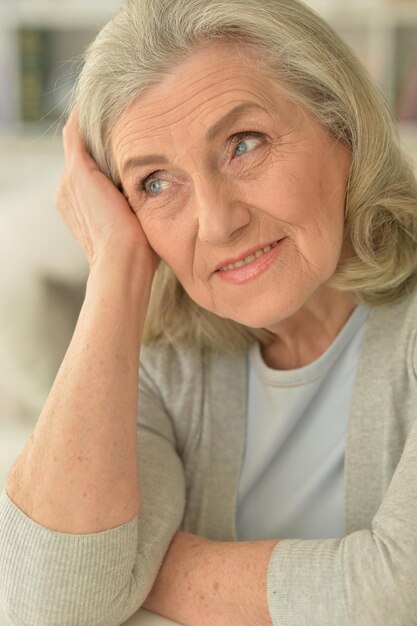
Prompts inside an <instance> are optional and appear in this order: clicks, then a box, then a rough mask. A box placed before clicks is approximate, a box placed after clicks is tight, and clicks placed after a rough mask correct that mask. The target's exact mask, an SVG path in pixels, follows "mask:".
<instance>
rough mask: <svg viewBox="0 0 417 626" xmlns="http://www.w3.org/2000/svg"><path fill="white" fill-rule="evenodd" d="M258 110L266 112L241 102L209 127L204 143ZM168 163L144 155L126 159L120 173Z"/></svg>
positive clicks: (251, 104) (158, 156)
mask: <svg viewBox="0 0 417 626" xmlns="http://www.w3.org/2000/svg"><path fill="white" fill-rule="evenodd" d="M253 109H259V110H261V111H264V112H267V111H266V109H264V108H263V107H261V106H260V105H259V104H255V103H254V102H242V103H241V104H238V106H236V107H234V108H233V109H231V110H230V111H228V113H226V115H224V116H223V117H222V118H221V119H220V120H218V121H217V122H216V123H215V124H213V126H211V127H210V128H209V129H208V130H207V132H206V134H205V137H204V138H205V139H206V141H212V140H213V139H214V138H215V137H216V136H217V135H218V134H219V133H220V132H221V131H222V130H223V128H224V127H225V126H227V125H229V124H231V123H232V122H234V121H235V120H237V119H239V118H240V117H242V116H243V114H244V113H246V112H247V111H250V110H253ZM167 163H169V161H168V159H167V157H166V156H165V155H163V154H146V155H143V156H135V157H131V158H129V159H127V161H125V163H124V164H123V166H122V168H121V171H122V176H123V175H125V174H126V172H127V171H128V170H130V169H132V168H135V167H141V166H143V165H151V164H159V165H164V164H167Z"/></svg>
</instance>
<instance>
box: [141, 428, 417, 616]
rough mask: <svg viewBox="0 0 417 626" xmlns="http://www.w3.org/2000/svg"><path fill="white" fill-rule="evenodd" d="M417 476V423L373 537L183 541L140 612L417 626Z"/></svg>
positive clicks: (366, 533) (368, 533) (364, 533)
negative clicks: (143, 610)
mask: <svg viewBox="0 0 417 626" xmlns="http://www.w3.org/2000/svg"><path fill="white" fill-rule="evenodd" d="M416 475H417V420H416V421H415V422H414V424H413V426H412V428H411V430H410V433H409V435H408V438H407V441H406V445H405V447H404V451H403V454H402V456H401V459H400V462H399V463H398V466H397V468H396V470H395V473H394V476H393V478H392V480H391V483H390V486H389V488H388V491H387V493H386V495H385V497H384V499H383V501H382V503H381V506H380V508H379V510H378V512H377V514H376V515H375V517H374V520H373V523H372V529H364V530H359V531H356V532H353V533H351V534H350V535H347V536H346V537H343V538H342V539H311V540H305V539H283V540H281V541H278V540H267V541H252V542H213V541H208V540H206V539H203V538H202V537H197V536H195V535H190V534H188V533H182V532H180V533H177V534H176V535H175V537H174V539H173V541H172V543H171V546H170V548H169V550H168V552H167V554H166V557H165V560H164V562H163V565H162V568H161V570H160V572H159V575H158V578H157V580H156V582H155V585H154V587H153V589H152V591H151V593H150V594H149V596H148V598H147V600H146V601H145V603H144V604H143V607H144V608H147V609H149V610H150V611H154V612H155V613H160V614H161V615H164V616H166V617H170V618H172V619H175V620H177V621H179V622H180V623H184V624H187V626H206V624H207V626H208V625H210V626H241V625H243V626H246V624H247V625H248V626H249V625H252V624H256V626H270V625H271V624H273V626H283V625H284V624H297V625H298V624H300V625H301V624H308V625H309V626H334V624H337V625H338V626H411V625H412V624H414V623H415V619H416V615H417V594H416V589H417V531H416V519H417V481H416V480H415V477H416Z"/></svg>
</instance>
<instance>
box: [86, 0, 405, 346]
mask: <svg viewBox="0 0 417 626" xmlns="http://www.w3.org/2000/svg"><path fill="white" fill-rule="evenodd" d="M219 40H223V41H231V42H234V43H237V44H240V46H241V47H242V50H247V51H248V52H252V53H253V54H254V55H256V56H257V57H258V58H259V59H260V60H261V64H260V66H259V71H264V72H265V75H268V76H272V77H273V78H274V80H276V82H277V86H279V87H280V88H281V89H284V90H285V93H286V95H287V96H288V97H289V98H291V99H292V100H293V101H294V102H295V103H298V104H300V105H301V106H303V107H306V108H307V109H308V110H309V111H311V113H312V114H313V115H314V116H315V117H316V118H317V119H318V120H319V121H320V122H321V124H322V125H323V127H324V128H325V129H327V131H328V132H329V133H330V135H331V136H333V137H334V138H335V139H337V140H341V141H343V142H344V143H345V145H346V146H347V147H348V148H349V150H350V151H351V152H352V165H351V171H350V176H349V182H348V187H347V194H346V202H345V226H344V238H345V242H350V244H351V246H352V248H353V250H354V252H355V256H354V257H353V258H349V259H343V260H340V261H339V264H338V266H337V268H336V271H335V273H334V275H333V276H332V277H331V279H330V280H329V281H327V283H326V285H327V286H328V287H331V288H333V289H336V290H339V291H341V292H350V293H351V294H352V295H354V297H355V298H356V300H357V301H358V302H362V303H364V304H368V305H370V306H378V305H381V304H384V303H386V302H390V301H394V300H396V299H399V298H402V297H404V296H406V295H407V294H408V293H410V291H411V290H412V289H413V288H414V287H415V285H416V282H417V182H416V178H415V175H414V172H413V164H412V161H411V158H410V157H408V156H407V155H406V154H405V153H403V151H402V150H401V146H400V140H399V136H398V130H397V127H396V125H395V120H394V119H393V114H392V112H391V110H390V108H389V106H388V104H387V102H386V101H385V98H384V96H383V94H382V93H381V92H380V90H379V88H378V87H377V86H376V84H375V83H374V82H373V80H372V78H371V77H370V76H369V74H368V73H367V71H366V70H365V68H364V67H363V66H362V64H361V63H360V62H359V60H358V59H357V57H356V56H355V54H354V53H353V51H352V50H351V49H350V48H349V47H348V46H347V45H346V44H345V43H344V42H343V41H342V40H341V38H340V37H339V36H338V35H337V33H336V32H335V31H334V30H333V28H332V27H331V26H330V25H329V24H327V23H326V22H325V21H324V20H323V19H322V18H321V17H319V16H318V15H317V14H315V13H314V11H312V10H311V9H310V8H308V7H307V6H306V5H304V4H303V3H302V2H300V1H299V0H126V1H125V2H124V3H123V5H122V7H121V9H120V10H119V12H118V13H117V14H116V15H115V16H114V17H113V19H112V20H111V21H110V22H109V23H108V24H106V25H105V26H104V28H103V29H102V30H101V31H100V33H99V34H98V36H97V37H96V39H95V40H94V41H93V42H92V43H91V44H90V46H89V47H88V48H87V50H86V52H85V55H84V61H85V62H84V66H83V69H82V71H81V73H80V76H79V79H78V82H77V85H76V89H75V94H74V95H75V102H76V104H77V109H78V118H79V122H80V128H81V133H82V136H83V138H84V141H85V143H86V146H87V149H88V150H89V152H90V153H91V155H92V156H93V157H94V159H95V160H96V162H97V164H98V166H99V168H100V169H101V170H102V171H103V172H104V173H105V174H106V175H108V176H109V177H110V179H111V180H112V181H113V182H114V184H115V185H117V186H119V185H120V179H119V176H118V172H117V170H116V167H115V164H114V161H113V155H112V151H111V147H110V135H111V131H112V129H113V128H114V126H115V123H116V121H117V120H118V118H119V116H120V115H121V113H122V112H123V111H124V110H125V109H126V108H127V107H128V106H129V105H130V104H131V103H132V102H133V101H134V100H136V99H137V98H138V97H139V96H140V95H141V94H142V93H144V91H145V90H146V89H148V88H149V87H151V86H153V85H156V84H158V83H160V82H161V81H162V80H163V79H164V77H166V76H167V75H169V74H170V73H171V72H173V71H174V70H175V69H176V68H177V67H178V66H179V65H181V64H183V63H184V62H185V61H187V60H188V59H189V58H190V56H192V54H193V53H194V52H196V51H197V50H199V49H201V47H202V46H204V45H206V44H209V43H210V42H215V41H219ZM272 339H273V335H272V333H270V332H269V331H267V330H266V329H252V328H248V327H246V326H244V325H241V324H239V323H237V322H234V321H232V320H228V319H223V318H220V317H218V316H217V315H215V314H213V313H211V312H210V311H206V310H205V309H203V308H202V307H200V306H199V305H197V304H196V303H195V302H193V301H192V300H191V298H190V297H189V296H188V294H187V293H186V292H185V290H184V289H183V287H182V285H181V284H180V282H179V281H178V279H177V278H176V276H175V275H174V273H173V272H172V270H171V269H170V268H169V267H168V266H167V265H166V264H165V263H164V262H163V261H161V263H160V266H159V268H158V270H157V272H156V274H155V278H154V282H153V286H152V292H151V299H150V303H149V308H148V314H147V319H146V324H145V329H144V334H143V337H142V341H143V343H153V344H161V345H162V344H168V343H170V344H175V343H176V342H184V341H185V342H190V343H191V344H193V345H197V346H199V347H207V348H210V349H216V350H219V351H220V352H229V351H234V350H241V349H245V348H247V347H248V346H249V345H250V344H252V343H253V342H254V341H260V342H261V343H262V344H264V345H266V344H267V343H269V342H270V341H271V340H272Z"/></svg>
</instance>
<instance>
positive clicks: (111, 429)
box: [5, 111, 158, 534]
mask: <svg viewBox="0 0 417 626" xmlns="http://www.w3.org/2000/svg"><path fill="white" fill-rule="evenodd" d="M63 138H64V148H65V153H66V165H65V170H64V174H63V176H62V178H61V182H60V186H59V188H58V193H57V195H56V198H55V202H56V204H57V208H58V210H59V211H60V213H61V215H62V217H63V219H64V221H65V222H66V224H67V226H68V227H69V228H70V230H71V231H72V234H73V236H74V237H75V238H76V239H77V241H78V242H79V243H80V244H81V246H82V247H83V249H84V251H85V253H86V256H87V259H88V262H89V266H90V275H89V278H88V283H87V289H86V296H85V300H84V303H83V306H82V309H81V313H80V316H79V319H78V322H77V326H76V329H75V332H74V335H73V337H72V340H71V343H70V346H69V348H68V351H67V353H66V355H65V358H64V360H63V363H62V365H61V367H60V369H59V371H58V374H57V376H56V379H55V382H54V384H53V386H52V389H51V391H50V393H49V396H48V398H47V400H46V403H45V405H44V407H43V409H42V411H41V414H40V417H39V419H38V422H37V424H36V427H35V429H34V432H33V433H32V435H31V437H30V439H29V441H28V442H27V444H26V446H25V448H24V450H23V452H22V453H21V455H20V456H19V457H18V459H17V460H16V462H15V463H14V465H13V466H12V468H11V470H10V472H9V474H8V477H7V480H6V484H5V488H6V491H7V493H8V495H9V497H10V498H11V499H12V500H13V501H14V503H15V504H16V505H17V506H18V507H19V508H20V509H21V510H22V511H23V512H24V513H26V514H27V515H28V516H29V517H30V518H32V520H34V521H35V522H38V523H39V524H41V525H42V526H45V527H47V528H48V529H50V530H55V531H59V532H67V533H72V534H87V533H97V532H99V531H102V530H107V529H111V528H114V527H117V526H120V525H122V524H124V523H126V522H128V521H130V520H132V519H133V518H134V517H136V516H137V515H138V513H139V504H140V502H139V484H138V477H137V457H136V453H137V451H136V415H137V405H138V368H139V351H140V342H141V336H142V331H143V326H144V322H145V317H146V311H147V308H148V303H149V297H150V290H151V286H152V281H153V276H154V273H155V270H156V267H157V264H158V259H157V256H156V254H155V253H154V251H153V250H152V248H151V247H150V245H149V242H148V241H147V239H146V237H145V235H144V232H143V230H142V228H141V226H140V223H139V220H138V218H137V216H136V215H135V214H134V213H133V211H132V209H131V207H130V206H129V204H128V203H127V200H126V199H125V198H124V196H123V195H122V194H121V193H120V192H119V191H118V190H117V189H116V187H115V186H114V185H113V183H112V182H111V181H110V180H109V179H108V178H107V177H106V176H104V174H102V173H101V172H100V171H99V170H98V168H97V164H96V163H95V162H94V160H93V159H92V158H91V156H90V155H89V154H88V153H87V151H86V149H85V146H84V144H83V141H82V138H81V135H80V132H79V127H78V122H77V118H76V112H75V111H73V113H72V115H71V117H70V119H69V121H68V123H67V125H66V127H65V129H64V133H63Z"/></svg>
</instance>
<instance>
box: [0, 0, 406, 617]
mask: <svg viewBox="0 0 417 626" xmlns="http://www.w3.org/2000/svg"><path fill="white" fill-rule="evenodd" d="M63 135H64V147H65V152H66V168H65V172H64V174H63V177H62V179H61V182H60V186H59V190H58V192H57V196H56V206H57V209H58V210H59V211H60V213H61V215H62V216H63V218H64V220H65V222H66V224H67V225H68V227H69V229H70V230H71V232H72V233H73V235H74V237H75V238H76V239H77V240H78V242H79V243H80V245H81V246H82V247H83V250H84V251H85V253H86V256H87V258H88V261H89V266H90V274H89V278H88V283H87V288H86V294H85V300H84V304H83V307H82V310H81V313H80V317H79V320H78V323H77V327H76V329H75V332H74V336H73V339H72V342H71V344H70V346H69V349H68V352H67V354H66V355H65V358H64V361H63V363H62V366H61V368H60V370H59V372H58V375H57V378H56V380H55V382H54V385H53V387H52V389H51V392H50V394H49V397H48V399H47V401H46V403H45V406H44V408H43V410H42V412H41V415H40V417H39V420H38V422H37V425H36V428H35V430H34V432H33V435H32V436H31V438H30V440H29V441H28V442H27V445H26V447H25V449H24V450H23V452H22V454H21V455H20V456H19V458H18V459H17V460H16V462H15V464H14V465H13V467H12V468H11V470H10V473H9V476H8V479H7V483H6V485H5V489H4V490H3V493H2V496H1V500H0V531H1V532H0V537H1V539H0V554H1V557H0V571H1V577H0V589H1V595H2V601H3V604H4V606H5V608H6V611H7V613H8V615H9V616H10V618H11V619H12V620H14V622H13V623H16V624H23V623H24V624H30V625H31V626H32V625H33V626H35V625H42V626H56V625H58V624H59V625H60V626H63V625H65V624H68V625H80V626H81V625H82V626H84V625H85V626H87V625H88V626H90V625H91V626H92V625H93V624H94V625H97V626H98V625H102V626H116V625H118V624H120V623H122V622H123V621H124V620H126V619H128V618H129V616H131V615H132V614H133V613H134V612H135V611H136V610H137V609H138V608H139V607H141V606H142V607H145V608H148V609H150V610H151V611H154V612H156V613H159V614H161V615H165V616H168V617H170V618H172V619H175V620H177V621H178V622H180V623H182V624H186V625H187V626H206V625H207V626H215V625H218V626H245V625H248V626H264V625H265V626H266V625H268V624H273V625H276V626H287V625H288V626H289V625H290V624H291V625H294V626H301V625H303V624H308V625H309V626H334V625H335V624H337V625H338V626H343V625H354V626H407V625H410V626H411V624H412V623H415V621H414V620H415V616H416V614H417V594H416V578H417V532H416V519H417V487H416V485H417V482H416V480H415V477H416V475H417V424H416V415H417V347H416V342H417V334H416V328H417V185H416V180H415V177H414V175H413V171H412V166H411V163H410V162H409V160H408V159H407V157H406V156H405V155H404V154H403V153H402V152H401V149H400V147H399V143H398V136H397V131H396V129H395V126H394V122H393V118H392V115H391V113H390V111H389V109H388V107H387V105H386V104H385V101H384V99H383V97H382V96H381V94H380V93H379V91H378V89H377V88H376V87H375V85H374V84H373V82H372V81H371V79H370V78H369V76H368V75H367V73H366V72H365V70H364V69H363V67H362V66H361V65H360V64H359V62H358V61H357V59H356V58H355V56H354V55H353V54H352V52H351V51H350V50H349V48H348V47H346V45H344V44H343V43H342V42H341V40H340V39H339V38H338V37H337V35H336V34H335V33H334V31H333V30H332V29H331V28H330V27H329V26H328V25H327V24H326V23H324V22H323V20H322V19H320V18H319V17H318V16H317V15H315V14H314V13H313V12H312V11H311V10H310V9H308V8H307V7H306V6H305V5H304V4H302V3H301V2H299V1H298V0H221V2H220V1H218V0H186V1H184V0H129V1H127V2H125V4H124V5H123V7H122V9H121V10H120V11H119V13H118V14H116V15H115V17H114V18H113V19H112V20H111V22H110V23H109V24H108V25H107V26H106V27H105V28H104V29H103V30H102V31H101V33H100V34H99V35H98V37H97V39H96V40H95V41H94V42H93V43H92V44H91V46H90V47H89V49H88V51H87V53H86V63H85V65H84V67H83V70H82V73H81V75H80V80H79V82H78V85H77V91H76V108H74V110H73V112H72V114H71V116H70V119H69V121H68V123H67V124H66V126H65V129H64V133H63Z"/></svg>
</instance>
